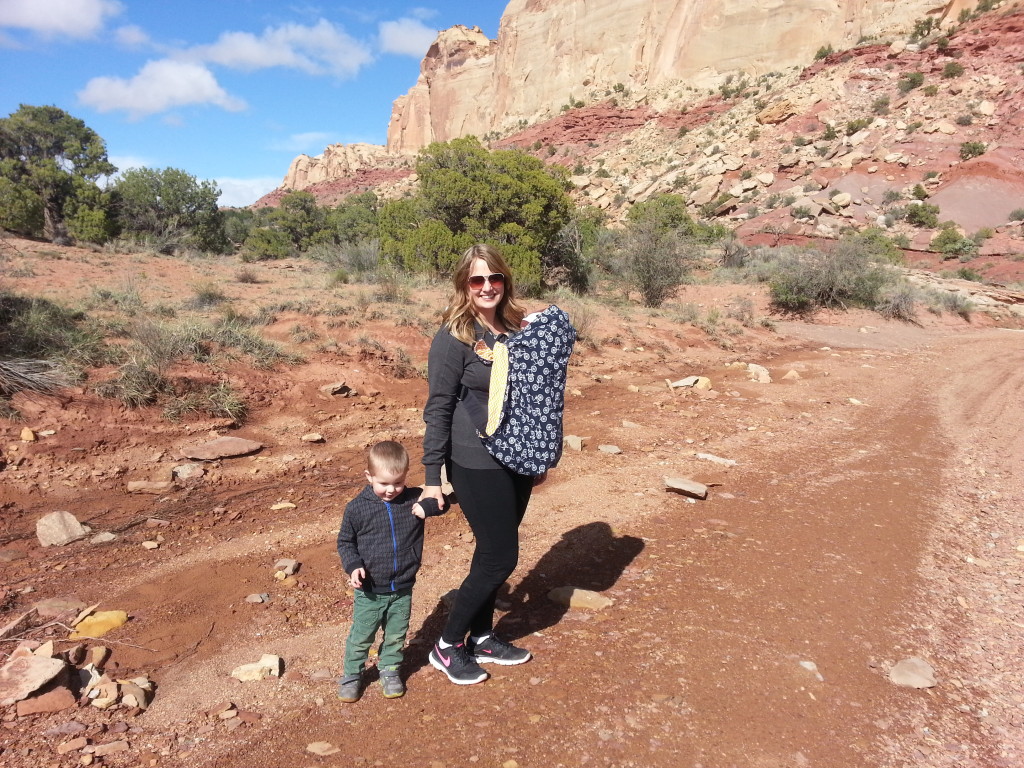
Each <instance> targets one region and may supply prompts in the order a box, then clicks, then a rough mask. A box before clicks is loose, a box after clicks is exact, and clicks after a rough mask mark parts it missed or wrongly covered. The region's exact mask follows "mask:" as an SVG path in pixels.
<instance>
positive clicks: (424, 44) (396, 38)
mask: <svg viewBox="0 0 1024 768" xmlns="http://www.w3.org/2000/svg"><path fill="white" fill-rule="evenodd" d="M436 38H437V30H436V29H431V28H430V27H428V26H427V25H426V24H424V23H423V22H422V21H420V20H419V19H399V20H398V21H382V22H381V23H380V49H381V50H382V51H383V52H384V53H397V54H400V55H402V56H412V57H414V58H417V59H420V58H423V55H424V54H425V53H426V52H427V50H428V49H429V48H430V46H431V44H432V43H433V42H434V40H435V39H436Z"/></svg>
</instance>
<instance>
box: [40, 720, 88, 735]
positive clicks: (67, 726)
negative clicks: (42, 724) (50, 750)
mask: <svg viewBox="0 0 1024 768" xmlns="http://www.w3.org/2000/svg"><path fill="white" fill-rule="evenodd" d="M87 730H89V729H88V728H87V727H86V726H85V725H83V724H82V723H80V722H78V721H77V720H69V721H68V722H66V723H61V724H60V725H55V726H53V728H47V729H46V730H45V731H43V736H46V737H48V738H49V737H52V736H73V735H74V734H76V733H81V732H82V731H87Z"/></svg>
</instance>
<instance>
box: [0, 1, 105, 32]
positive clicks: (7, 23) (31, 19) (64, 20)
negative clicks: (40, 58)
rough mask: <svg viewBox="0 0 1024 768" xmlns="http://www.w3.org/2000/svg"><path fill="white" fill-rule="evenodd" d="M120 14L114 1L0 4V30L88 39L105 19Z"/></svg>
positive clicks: (7, 2)
mask: <svg viewBox="0 0 1024 768" xmlns="http://www.w3.org/2000/svg"><path fill="white" fill-rule="evenodd" d="M122 10H124V6H123V5H122V4H121V3H120V2H117V0H0V27H16V28H18V29H29V30H32V31H33V32H38V33H40V34H43V35H67V36H68V37H92V36H93V35H95V34H96V33H97V32H99V31H100V30H101V29H102V28H103V25H104V23H105V22H106V19H107V17H108V16H116V15H118V14H119V13H121V11H122Z"/></svg>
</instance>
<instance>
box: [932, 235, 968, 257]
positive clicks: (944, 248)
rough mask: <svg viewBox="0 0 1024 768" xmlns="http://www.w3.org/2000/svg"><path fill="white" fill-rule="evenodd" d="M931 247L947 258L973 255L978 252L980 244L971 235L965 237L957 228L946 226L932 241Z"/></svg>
mask: <svg viewBox="0 0 1024 768" xmlns="http://www.w3.org/2000/svg"><path fill="white" fill-rule="evenodd" d="M931 247H932V248H933V249H934V250H936V251H938V252H939V253H941V254H943V256H944V257H945V258H950V259H952V258H957V257H963V256H966V257H973V256H974V255H976V254H977V253H978V244H977V243H976V242H974V241H973V240H972V239H971V238H969V237H963V236H962V235H961V234H960V233H959V232H958V231H957V230H956V229H955V228H953V227H946V228H945V229H943V230H942V231H941V232H940V233H939V234H938V235H936V236H935V238H934V239H933V240H932V242H931Z"/></svg>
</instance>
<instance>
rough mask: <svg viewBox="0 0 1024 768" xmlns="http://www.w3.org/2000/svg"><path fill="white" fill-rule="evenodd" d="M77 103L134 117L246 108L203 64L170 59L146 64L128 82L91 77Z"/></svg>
mask: <svg viewBox="0 0 1024 768" xmlns="http://www.w3.org/2000/svg"><path fill="white" fill-rule="evenodd" d="M78 100H79V101H80V102H81V103H82V104H84V105H86V106H89V107H92V108H94V109H96V110H97V111H99V112H113V111H115V110H123V111H125V112H128V113H129V114H130V115H131V116H132V117H136V118H137V117H143V116H145V115H152V114H155V113H157V112H163V111H165V110H168V109H172V108H174V107H180V106H185V105H187V104H213V105H215V106H218V107H221V108H222V109H226V110H228V111H230V112H237V111H240V110H243V109H245V108H246V104H245V102H244V101H242V100H241V99H237V98H235V97H234V96H231V95H230V94H228V92H227V91H225V90H224V89H223V88H221V86H220V84H219V83H218V82H217V80H216V78H215V77H214V76H213V74H212V73H211V72H210V70H208V69H207V68H206V67H204V66H203V65H202V64H196V63H194V62H187V61H175V60H173V59H160V60H159V61H149V62H147V63H146V65H145V66H144V67H143V68H142V69H141V70H139V73H138V74H137V75H135V77H133V78H131V79H130V80H127V79H125V78H121V77H94V78H93V79H92V80H90V81H89V82H88V83H86V85H85V88H83V89H82V90H81V91H79V92H78Z"/></svg>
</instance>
